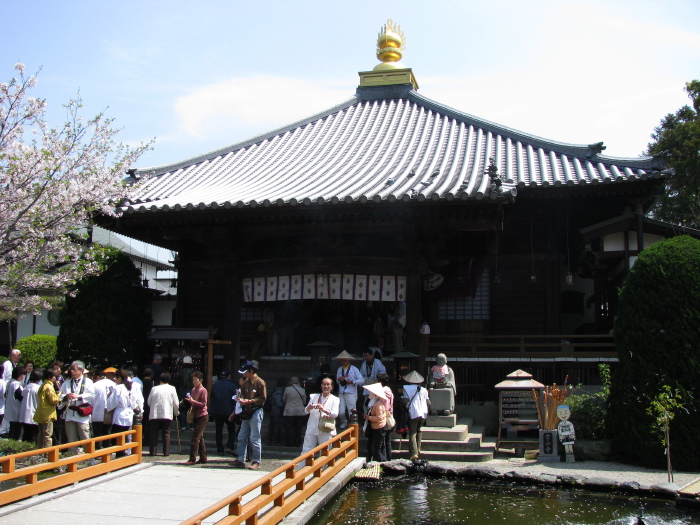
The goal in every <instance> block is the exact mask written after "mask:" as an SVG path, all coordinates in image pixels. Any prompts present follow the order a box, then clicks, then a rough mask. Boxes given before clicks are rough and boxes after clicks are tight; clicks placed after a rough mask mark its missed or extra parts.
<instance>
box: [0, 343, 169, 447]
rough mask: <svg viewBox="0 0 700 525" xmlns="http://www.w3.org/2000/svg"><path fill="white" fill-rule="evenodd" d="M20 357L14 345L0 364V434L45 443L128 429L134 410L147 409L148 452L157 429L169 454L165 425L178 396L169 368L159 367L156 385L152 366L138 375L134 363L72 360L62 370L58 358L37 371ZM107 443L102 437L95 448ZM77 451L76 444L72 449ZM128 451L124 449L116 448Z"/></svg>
mask: <svg viewBox="0 0 700 525" xmlns="http://www.w3.org/2000/svg"><path fill="white" fill-rule="evenodd" d="M21 357H22V354H21V352H20V351H19V350H17V349H14V350H12V351H11V352H10V356H9V359H8V360H7V361H5V362H3V364H2V376H1V377H0V423H1V425H0V436H3V437H8V438H11V439H16V440H19V439H22V440H23V441H29V442H35V443H36V446H37V448H45V447H50V446H52V445H60V444H61V443H73V442H77V441H82V440H85V439H89V438H91V437H102V436H106V435H108V434H112V433H117V432H123V431H126V430H129V429H131V428H132V425H133V419H134V416H135V415H140V416H141V417H145V416H146V415H147V414H145V413H144V412H148V411H150V418H148V419H149V423H150V436H149V433H148V431H147V430H146V428H144V435H145V436H148V437H150V449H151V454H155V450H156V444H157V436H158V433H159V432H162V433H163V443H164V445H163V446H164V452H165V454H166V455H168V454H169V446H170V443H169V428H170V422H171V421H172V419H173V417H174V416H177V413H178V396H177V393H176V392H175V389H174V388H173V387H172V386H170V385H169V384H168V383H169V382H170V374H169V373H168V372H160V373H159V378H158V379H159V384H158V385H154V382H153V380H152V379H151V376H152V369H151V368H149V369H147V370H148V371H147V372H146V373H145V374H144V379H143V380H141V379H139V378H138V377H137V375H136V371H135V370H134V369H133V368H130V369H117V368H114V367H108V368H105V369H103V370H94V371H92V372H91V373H89V372H88V371H87V370H86V368H85V363H84V362H83V361H80V360H76V361H73V362H72V363H71V364H70V366H69V367H68V370H67V374H66V375H64V373H63V363H61V362H60V361H54V362H52V363H51V364H50V365H49V366H48V367H46V368H45V369H44V370H43V371H39V370H35V369H34V367H33V366H31V367H27V366H26V364H22V363H21ZM154 357H155V359H154V363H153V365H152V366H155V367H157V366H158V365H159V364H160V359H161V358H160V356H159V355H157V354H156V356H154ZM28 368H31V372H29V371H28ZM109 444H110V443H109V442H108V441H107V440H101V441H98V442H97V443H96V448H97V449H101V448H103V447H104V446H108V445H109ZM77 451H78V449H77V447H74V448H71V449H70V452H72V453H75V452H77ZM126 454H128V451H120V452H117V453H116V455H117V456H124V455H126Z"/></svg>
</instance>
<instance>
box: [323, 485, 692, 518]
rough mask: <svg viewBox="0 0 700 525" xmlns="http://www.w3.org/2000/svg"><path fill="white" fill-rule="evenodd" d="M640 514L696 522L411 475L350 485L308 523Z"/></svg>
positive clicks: (615, 503) (651, 507)
mask: <svg viewBox="0 0 700 525" xmlns="http://www.w3.org/2000/svg"><path fill="white" fill-rule="evenodd" d="M640 506H641V507H643V508H642V510H641V511H640ZM640 513H643V516H644V518H643V519H644V523H645V524H647V525H651V524H660V523H670V524H674V525H685V524H691V523H700V513H698V512H694V511H686V510H680V509H676V507H675V503H674V502H673V501H669V500H662V499H651V498H644V499H642V498H638V497H635V496H630V495H614V494H601V493H594V492H588V491H583V490H573V489H572V490H554V489H551V488H543V487H526V486H522V485H509V484H503V483H488V482H481V483H479V482H475V481H472V480H470V481H465V480H453V479H436V478H427V477H424V476H421V475H415V476H406V477H401V478H382V480H381V481H375V482H366V481H361V482H353V483H350V484H348V485H347V486H346V487H345V488H344V489H343V490H342V491H341V492H340V493H338V495H337V496H336V497H335V498H334V499H333V500H332V501H331V502H329V503H328V504H327V505H326V506H325V507H324V508H323V509H322V510H321V511H320V512H319V513H318V514H317V515H316V517H315V518H314V519H313V520H311V521H310V522H309V525H340V524H355V523H361V524H365V523H369V524H372V525H389V524H401V525H418V524H425V523H429V524H431V525H448V524H456V523H469V524H470V525H480V524H486V523H489V524H492V523H505V524H537V525H549V524H556V525H574V524H576V525H579V524H580V525H584V524H585V525H593V524H604V523H615V524H636V523H637V516H639V515H640Z"/></svg>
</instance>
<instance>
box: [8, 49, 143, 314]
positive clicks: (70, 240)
mask: <svg viewBox="0 0 700 525" xmlns="http://www.w3.org/2000/svg"><path fill="white" fill-rule="evenodd" d="M24 69H25V67H24V64H22V63H19V62H18V63H17V64H15V70H16V71H17V72H18V73H19V75H18V76H17V77H15V78H13V79H11V80H10V81H9V82H8V83H0V188H2V191H0V314H2V312H5V313H7V312H12V311H35V312H36V311H37V310H39V309H41V308H50V307H51V305H52V304H53V303H54V302H55V298H58V297H60V296H61V295H62V294H64V293H66V291H67V290H68V288H69V287H70V285H72V284H74V283H75V282H76V281H78V280H79V279H81V278H82V277H85V276H87V275H93V274H96V273H98V272H99V271H101V266H100V264H99V263H98V262H97V260H96V258H95V256H94V255H95V252H96V251H98V250H99V249H100V248H99V247H96V246H92V245H90V243H89V242H88V233H87V232H88V228H87V227H88V226H89V225H90V224H91V223H92V221H93V218H94V216H95V215H96V214H98V213H101V214H106V215H115V214H116V205H117V204H118V203H119V202H121V201H122V200H123V199H126V198H128V197H129V195H130V192H131V191H132V190H133V188H129V187H128V186H126V185H125V184H124V183H123V182H122V178H123V176H124V174H125V172H126V170H127V169H129V167H130V166H131V164H132V163H134V162H135V161H136V160H137V159H138V158H139V157H140V156H141V155H142V154H143V153H144V151H146V150H147V149H148V148H149V147H150V146H151V144H150V143H149V144H141V145H139V146H138V147H136V148H131V147H128V146H124V145H123V144H121V143H117V142H116V135H117V133H118V130H116V129H114V128H112V127H111V125H112V119H108V118H106V117H105V116H104V114H102V113H100V114H99V115H97V116H96V117H94V118H92V119H90V120H88V121H87V122H83V121H82V120H81V117H80V115H79V114H78V113H79V110H80V108H81V98H80V96H79V95H78V96H77V97H76V98H75V99H73V100H70V101H68V103H66V104H64V108H65V109H66V113H67V120H66V122H65V123H64V124H62V125H61V126H58V127H51V126H50V125H49V124H48V123H47V122H46V120H45V111H46V101H45V100H42V99H38V98H35V97H30V96H28V92H29V90H30V89H31V88H33V87H34V86H35V85H36V76H31V77H29V78H27V77H25V76H24Z"/></svg>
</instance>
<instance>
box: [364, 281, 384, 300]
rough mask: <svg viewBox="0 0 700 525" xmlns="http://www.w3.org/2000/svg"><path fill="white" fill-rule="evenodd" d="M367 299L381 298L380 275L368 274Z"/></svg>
mask: <svg viewBox="0 0 700 525" xmlns="http://www.w3.org/2000/svg"><path fill="white" fill-rule="evenodd" d="M367 300H369V301H381V300H382V276H381V275H370V276H369V278H368V280H367Z"/></svg>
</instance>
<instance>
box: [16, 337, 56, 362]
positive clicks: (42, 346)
mask: <svg viewBox="0 0 700 525" xmlns="http://www.w3.org/2000/svg"><path fill="white" fill-rule="evenodd" d="M15 348H17V349H18V350H19V351H20V352H22V363H26V362H27V361H31V362H32V363H34V367H35V368H46V367H47V366H48V365H49V364H51V361H53V360H54V359H56V336H53V335H40V334H37V335H30V336H29V337H23V338H22V339H20V340H19V341H17V344H16V345H15Z"/></svg>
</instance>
